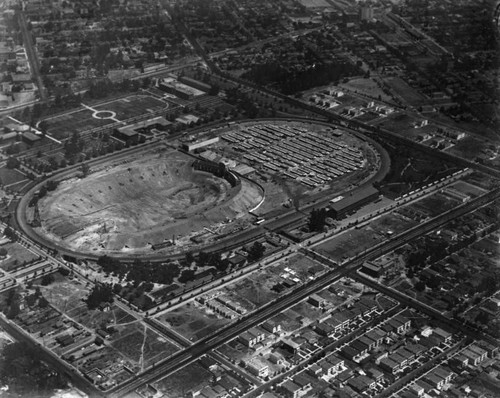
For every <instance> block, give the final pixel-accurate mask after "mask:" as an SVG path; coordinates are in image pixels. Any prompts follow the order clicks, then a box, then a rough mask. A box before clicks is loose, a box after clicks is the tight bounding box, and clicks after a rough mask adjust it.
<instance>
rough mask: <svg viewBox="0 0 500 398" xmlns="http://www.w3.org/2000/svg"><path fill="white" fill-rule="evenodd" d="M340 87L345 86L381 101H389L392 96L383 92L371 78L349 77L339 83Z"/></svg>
mask: <svg viewBox="0 0 500 398" xmlns="http://www.w3.org/2000/svg"><path fill="white" fill-rule="evenodd" d="M339 87H340V88H345V89H347V90H351V91H357V92H358V93H362V94H366V95H368V96H370V97H372V98H377V99H378V98H379V95H380V99H381V100H383V101H391V100H392V98H391V97H390V96H389V95H387V94H386V93H384V92H383V91H382V89H381V88H380V87H379V85H378V84H377V83H376V82H375V81H374V80H373V79H365V78H357V79H349V81H348V82H346V83H340V84H339Z"/></svg>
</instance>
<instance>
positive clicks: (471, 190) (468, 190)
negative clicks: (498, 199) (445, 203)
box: [451, 181, 486, 198]
mask: <svg viewBox="0 0 500 398" xmlns="http://www.w3.org/2000/svg"><path fill="white" fill-rule="evenodd" d="M451 187H452V188H453V189H456V190H457V191H460V192H462V193H464V194H466V195H469V196H471V197H472V198H476V197H478V196H481V195H484V194H485V193H486V190H484V189H482V188H479V187H476V186H475V185H472V184H469V183H468V182H465V181H458V182H457V183H455V184H453V185H452V186H451Z"/></svg>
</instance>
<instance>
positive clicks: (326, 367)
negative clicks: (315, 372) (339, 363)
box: [317, 358, 335, 376]
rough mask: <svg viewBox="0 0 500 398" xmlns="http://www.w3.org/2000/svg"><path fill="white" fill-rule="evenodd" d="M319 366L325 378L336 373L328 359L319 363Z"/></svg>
mask: <svg viewBox="0 0 500 398" xmlns="http://www.w3.org/2000/svg"><path fill="white" fill-rule="evenodd" d="M317 364H318V366H319V367H320V368H321V370H322V373H323V374H324V375H325V376H331V375H333V374H334V373H335V370H334V366H333V365H332V364H331V363H330V362H329V361H328V360H327V359H326V358H323V359H322V360H320V361H318V363H317Z"/></svg>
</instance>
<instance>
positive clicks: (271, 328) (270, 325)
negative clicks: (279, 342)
mask: <svg viewBox="0 0 500 398" xmlns="http://www.w3.org/2000/svg"><path fill="white" fill-rule="evenodd" d="M261 327H262V329H264V330H265V331H266V332H269V333H274V334H277V333H280V332H281V325H280V324H279V323H278V322H276V321H274V320H273V319H268V320H267V321H265V322H264V323H263V324H262V325H261Z"/></svg>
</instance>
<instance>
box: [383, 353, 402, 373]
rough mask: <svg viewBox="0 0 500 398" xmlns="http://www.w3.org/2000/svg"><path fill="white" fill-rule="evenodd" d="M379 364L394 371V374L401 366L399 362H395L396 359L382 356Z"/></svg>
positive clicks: (384, 368) (389, 370) (386, 369)
mask: <svg viewBox="0 0 500 398" xmlns="http://www.w3.org/2000/svg"><path fill="white" fill-rule="evenodd" d="M379 366H380V367H381V368H382V369H383V370H385V371H387V372H390V373H393V374H394V373H396V372H397V371H398V370H399V369H400V368H401V365H400V364H399V363H398V362H395V361H394V360H392V359H391V358H389V357H387V358H382V359H381V360H380V364H379Z"/></svg>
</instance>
